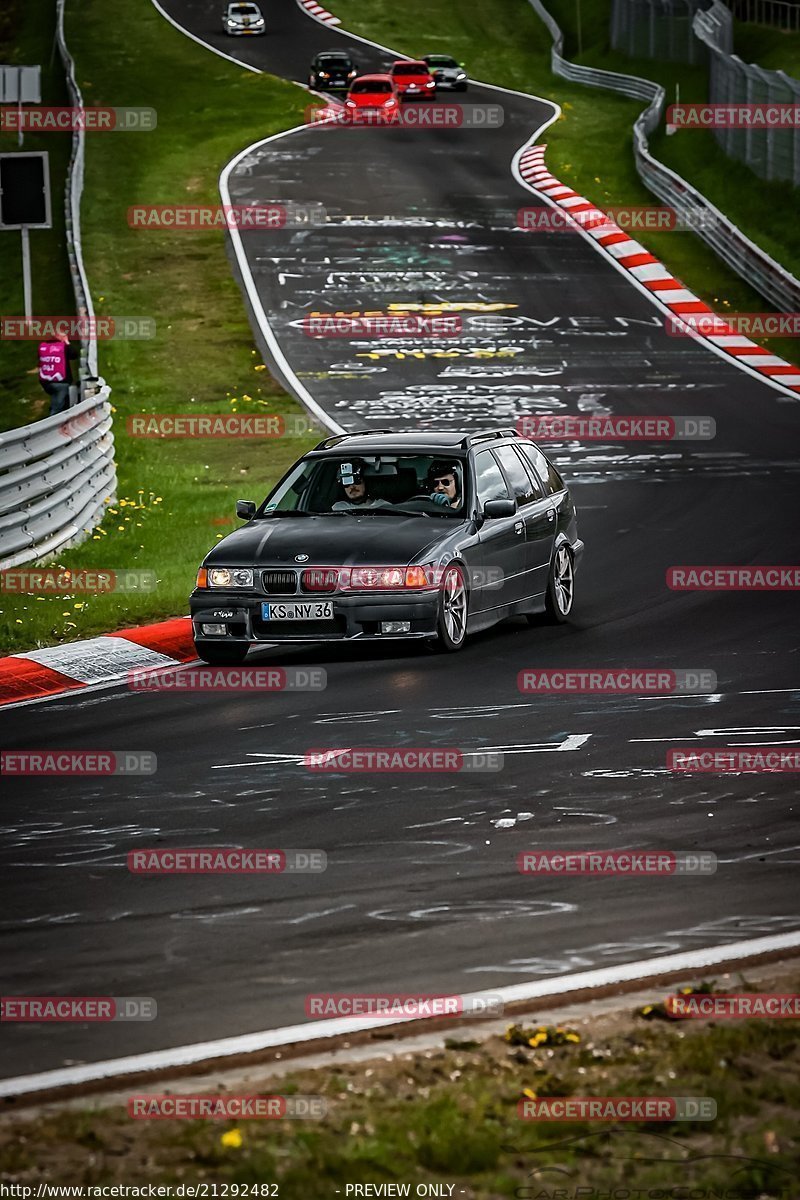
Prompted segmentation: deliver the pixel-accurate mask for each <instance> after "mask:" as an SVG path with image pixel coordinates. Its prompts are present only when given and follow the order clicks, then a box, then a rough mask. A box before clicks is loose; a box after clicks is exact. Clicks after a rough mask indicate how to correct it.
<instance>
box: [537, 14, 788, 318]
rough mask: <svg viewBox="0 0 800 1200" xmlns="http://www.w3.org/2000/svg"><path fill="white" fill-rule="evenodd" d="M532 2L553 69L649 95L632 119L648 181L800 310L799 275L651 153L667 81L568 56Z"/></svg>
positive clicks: (773, 298) (737, 267)
mask: <svg viewBox="0 0 800 1200" xmlns="http://www.w3.org/2000/svg"><path fill="white" fill-rule="evenodd" d="M529 3H530V4H531V6H532V8H533V9H534V11H535V12H536V13H537V15H538V16H539V17H540V18H541V20H542V21H543V22H544V24H545V25H546V26H547V29H548V30H549V31H550V34H551V36H552V39H553V46H552V49H551V52H550V65H551V69H552V71H553V74H554V75H558V76H560V77H561V78H562V79H568V80H569V81H570V83H581V84H584V85H585V86H586V87H596V88H602V89H605V90H608V91H612V92H618V93H620V94H621V95H623V96H630V97H631V98H632V99H634V100H649V104H648V105H647V108H645V109H644V111H643V112H641V113H640V114H639V116H638V117H637V118H636V120H635V121H634V124H633V155H634V160H635V162H636V169H637V171H638V173H639V177H640V178H641V180H642V182H643V183H644V185H645V186H646V187H647V188H649V189H650V191H651V192H653V194H654V195H655V196H657V197H658V199H659V200H661V201H663V202H664V203H665V204H668V205H670V206H672V207H673V208H678V209H681V210H682V211H684V212H686V211H687V210H688V211H689V212H690V213H691V214H692V216H693V218H695V220H694V226H693V232H695V233H696V234H697V236H698V237H699V238H702V240H703V241H704V242H705V243H706V244H707V245H708V246H710V247H711V249H712V250H713V251H714V252H715V253H716V254H717V255H718V256H719V258H721V259H722V261H723V262H724V263H726V264H727V265H728V266H729V267H730V268H731V269H732V270H734V271H735V272H736V273H737V275H740V276H741V277H742V279H744V280H745V281H746V282H747V283H749V284H750V286H751V287H753V288H755V290H756V291H757V292H758V293H759V294H760V295H762V296H764V298H765V299H766V300H768V301H769V302H770V303H771V304H774V305H775V307H776V308H777V309H779V310H781V311H782V312H797V311H800V280H797V279H796V278H795V277H794V275H792V274H790V272H789V271H787V270H786V268H785V267H782V266H781V265H780V263H777V262H776V261H775V260H774V259H773V258H770V256H769V255H768V254H767V253H766V252H765V251H764V250H762V249H761V248H760V247H759V246H756V244H755V243H754V242H752V241H750V239H749V238H748V237H746V236H745V235H744V234H743V233H742V231H741V230H740V229H739V228H738V227H737V226H736V225H734V223H733V222H732V221H731V220H729V219H728V217H726V216H725V214H724V213H722V212H720V210H719V209H718V208H716V206H715V205H713V204H712V203H711V201H710V200H707V199H706V197H705V196H704V195H703V194H702V193H701V192H698V191H697V189H696V188H693V187H692V185H691V184H690V183H687V181H686V180H685V179H683V178H681V176H680V175H678V174H677V173H676V172H675V171H672V170H670V168H669V167H666V166H665V165H664V164H663V163H662V162H659V161H658V159H657V158H654V157H653V155H652V154H651V153H650V147H649V144H648V140H647V139H648V135H649V134H651V133H652V132H653V130H654V129H655V128H656V126H657V125H658V124H659V122H660V121H661V118H662V115H663V112H664V89H663V87H661V85H660V84H658V83H654V82H653V81H652V80H650V79H640V78H639V77H638V76H637V75H622V74H619V73H618V72H616V71H603V70H600V69H599V68H595V67H584V66H581V65H580V64H579V63H572V62H569V61H568V60H567V59H565V58H564V55H563V50H564V35H563V33H562V31H561V28H560V27H559V25H558V23H557V22H556V21H555V19H554V18H553V17H552V16H551V15H550V13H549V12H548V11H547V9H546V8H545V7H544V5H543V4H542V2H541V0H529Z"/></svg>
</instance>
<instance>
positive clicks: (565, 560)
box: [544, 543, 575, 625]
mask: <svg viewBox="0 0 800 1200" xmlns="http://www.w3.org/2000/svg"><path fill="white" fill-rule="evenodd" d="M574 603H575V559H574V557H573V554H572V551H571V550H570V548H569V546H567V545H566V544H565V543H562V544H561V545H560V546H559V547H558V548H557V550H556V552H555V554H554V555H553V561H552V563H551V566H550V578H549V579H548V581H547V592H546V594H545V598H544V606H545V617H546V620H547V621H548V623H549V624H551V625H563V624H564V622H565V621H568V620H569V618H570V616H571V614H572V607H573V604H574Z"/></svg>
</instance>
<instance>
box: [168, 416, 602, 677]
mask: <svg viewBox="0 0 800 1200" xmlns="http://www.w3.org/2000/svg"><path fill="white" fill-rule="evenodd" d="M236 513H237V516H238V517H240V518H241V519H242V520H243V521H246V524H245V525H244V526H243V527H242V528H241V529H238V530H236V531H235V532H233V533H230V534H228V536H227V537H225V538H223V539H222V540H221V541H220V542H219V543H218V544H217V545H216V546H214V548H213V549H212V550H211V551H210V553H209V554H208V555H207V556H206V558H205V560H204V562H203V565H202V566H201V568H200V570H199V571H198V573H197V586H196V588H195V590H194V591H193V592H192V596H191V601H190V605H191V616H192V627H193V633H194V640H195V646H196V648H197V653H198V655H199V657H200V658H201V659H203V660H204V661H205V662H208V663H220V664H225V663H228V664H234V663H239V662H241V661H242V660H243V659H244V657H245V655H246V654H247V652H248V649H249V648H250V646H257V645H258V644H259V643H262V644H266V643H270V644H280V643H284V642H285V643H303V642H329V641H355V640H358V641H365V640H373V641H381V642H385V641H387V640H389V639H398V638H399V639H407V638H417V639H422V640H427V641H428V642H429V643H430V644H432V645H434V646H436V647H438V648H440V649H442V650H448V651H453V650H460V649H461V647H462V646H463V645H464V641H465V638H466V637H467V635H468V634H471V633H475V632H477V631H478V630H480V629H485V628H487V627H488V626H490V625H493V624H495V622H497V621H500V620H502V619H503V618H505V617H509V616H518V615H519V616H526V617H528V618H530V619H531V620H534V619H538V617H537V614H541V613H545V614H546V615H547V617H548V618H549V619H550V620H552V621H554V622H563V621H566V620H567V619H568V618H569V616H570V613H571V612H572V607H573V603H574V597H575V571H576V568H577V566H578V564H579V562H580V557H581V553H582V551H583V542H582V541H580V539H579V538H578V532H577V522H576V515H575V506H574V504H573V502H572V499H571V497H570V494H569V491H568V489H567V487H566V486H565V484H564V482H563V480H562V479H561V477H560V475H559V474H558V471H557V470H556V469H555V467H554V466H553V465H552V463H551V462H550V461H549V460H548V459H547V458H546V457H545V455H544V454H543V453H542V451H541V450H540V449H539V448H538V446H536V445H535V444H534V443H533V442H531V441H529V440H528V439H526V438H523V437H520V436H519V435H518V434H516V433H515V432H514V430H511V429H497V430H491V431H488V432H482V433H458V432H454V433H443V432H436V433H425V432H421V433H392V432H390V431H386V430H380V431H368V432H364V433H350V434H341V435H335V436H333V437H329V438H326V439H325V440H324V441H322V442H320V443H319V445H317V446H316V447H315V448H314V449H313V450H312V451H310V452H309V453H308V454H306V455H305V456H304V457H303V458H302V459H300V461H299V462H297V463H296V464H295V465H294V466H293V467H292V468H291V469H290V470H289V471H288V472H287V474H286V475H284V477H283V479H281V480H280V482H279V483H278V484H276V486H275V487H274V488H273V489H272V491H271V492H270V493H269V495H268V496H267V498H266V499H265V500H264V501H263V502H262V504H261V505H260V506H259V507H257V506H256V505H255V504H254V503H253V502H252V501H250V500H239V501H238V502H237V505H236Z"/></svg>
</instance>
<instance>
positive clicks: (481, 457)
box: [475, 450, 511, 508]
mask: <svg viewBox="0 0 800 1200" xmlns="http://www.w3.org/2000/svg"><path fill="white" fill-rule="evenodd" d="M475 489H476V492H477V496H478V504H479V505H480V507H481V508H483V506H484V504H486V503H487V501H489V500H510V499H511V493H510V492H509V490H508V485H507V484H506V481H505V479H504V478H503V472H502V471H501V470H500V468H499V467H498V465H497V462H496V461H495V458H494V455H493V454H491V453H490V451H489V450H481V451H480V453H478V454H476V455H475Z"/></svg>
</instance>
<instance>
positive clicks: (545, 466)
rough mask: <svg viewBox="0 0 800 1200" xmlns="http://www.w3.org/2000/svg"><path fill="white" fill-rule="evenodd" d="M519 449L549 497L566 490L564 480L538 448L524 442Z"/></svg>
mask: <svg viewBox="0 0 800 1200" xmlns="http://www.w3.org/2000/svg"><path fill="white" fill-rule="evenodd" d="M517 449H518V450H519V452H520V454H521V455H522V456H523V458H525V459H527V461H528V462H529V463H530V464H531V465H532V466H533V468H534V470H535V472H536V474H537V475H538V476H539V478H540V479H541V480H542V482H543V483H544V486H545V488H546V489H547V493H548V495H550V496H552V495H553V493H554V492H561V491H563V490H564V480H563V479H562V478H561V476H560V475H559V473H558V471H557V470H556V469H555V467H554V466H553V464H552V463H551V462H550V460H549V459H548V458H545V456H544V454H542V452H541V450H540V449H539V447H538V446H532V445H531V444H530V442H523V443H522V444H521V445H520V446H518V447H517Z"/></svg>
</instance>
